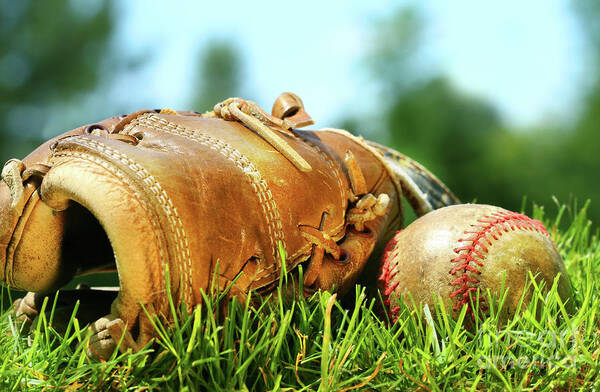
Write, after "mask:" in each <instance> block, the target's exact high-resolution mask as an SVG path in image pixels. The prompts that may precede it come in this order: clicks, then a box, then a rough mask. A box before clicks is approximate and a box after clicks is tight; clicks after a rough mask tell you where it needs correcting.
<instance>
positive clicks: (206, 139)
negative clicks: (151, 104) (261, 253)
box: [136, 114, 287, 281]
mask: <svg viewBox="0 0 600 392" xmlns="http://www.w3.org/2000/svg"><path fill="white" fill-rule="evenodd" d="M136 120H137V124H139V125H141V126H145V127H148V128H151V129H153V130H155V131H160V132H168V133H171V134H174V135H178V136H184V137H186V138H188V139H190V140H192V141H195V142H197V143H199V144H202V145H203V146H206V147H209V148H210V149H212V150H214V151H217V152H218V153H220V154H221V155H223V156H224V157H225V158H227V159H228V160H230V161H231V162H233V163H234V164H235V166H236V167H238V168H239V169H240V170H241V171H242V173H244V175H245V176H246V178H247V180H248V182H249V183H250V186H251V187H252V189H253V191H254V193H255V194H256V197H257V198H258V202H259V204H260V206H261V208H262V210H263V216H264V217H265V220H266V223H267V229H268V231H269V242H270V244H271V249H272V254H273V260H274V262H275V263H276V264H272V265H270V266H266V267H263V266H260V267H259V268H258V269H257V271H256V278H255V281H256V280H260V279H262V278H263V277H266V276H272V275H278V273H279V272H278V271H279V268H281V260H279V257H278V249H277V244H278V242H279V241H281V243H282V246H283V249H284V250H287V244H286V241H285V234H284V231H283V227H282V223H281V216H280V214H279V208H278V207H277V203H276V202H275V199H274V198H273V194H272V193H271V190H270V189H269V187H268V184H267V182H266V180H265V179H264V178H263V177H262V175H261V173H260V172H259V171H258V169H257V168H256V166H254V164H253V163H252V162H251V161H250V160H249V159H248V158H247V157H246V156H245V155H244V154H242V153H241V152H240V151H239V150H237V149H235V148H234V147H232V146H231V145H229V144H227V143H225V142H223V141H221V140H219V139H217V138H214V137H212V136H208V135H206V134H203V133H202V132H200V131H197V130H191V129H188V128H186V127H183V126H181V125H178V124H175V123H172V122H170V121H168V120H165V119H163V118H160V117H158V116H156V115H154V114H146V115H143V116H140V117H138V118H137V119H136ZM157 124H160V125H157ZM276 267H278V268H277V269H276V270H275V271H270V270H272V269H274V268H276ZM263 271H266V272H267V275H265V276H262V275H261V274H262V272H263Z"/></svg>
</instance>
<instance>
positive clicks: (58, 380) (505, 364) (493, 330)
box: [0, 207, 600, 391]
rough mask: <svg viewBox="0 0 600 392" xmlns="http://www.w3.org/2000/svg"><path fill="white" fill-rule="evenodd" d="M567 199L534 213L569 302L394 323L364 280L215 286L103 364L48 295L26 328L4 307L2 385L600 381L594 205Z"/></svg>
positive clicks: (599, 244) (410, 316) (391, 387)
mask: <svg viewBox="0 0 600 392" xmlns="http://www.w3.org/2000/svg"><path fill="white" fill-rule="evenodd" d="M570 211H571V210H570V209H568V208H565V207H563V208H561V209H560V210H559V211H558V213H557V214H556V217H552V219H550V218H549V217H547V216H544V210H543V209H541V208H537V207H535V208H534V211H533V217H534V218H537V219H541V220H543V221H544V223H545V224H546V226H547V227H548V229H549V231H550V232H551V234H552V237H553V239H554V241H555V243H556V244H557V246H558V248H559V250H560V252H561V254H562V256H563V257H564V259H565V262H566V265H567V270H568V273H569V275H570V278H571V280H572V283H573V286H574V288H575V290H576V294H575V295H576V298H575V301H576V305H577V310H576V311H575V313H573V314H568V313H567V312H566V310H565V308H564V306H563V304H562V303H561V302H560V300H559V299H558V296H557V294H556V289H555V287H553V288H552V289H551V290H550V292H549V293H547V294H546V293H545V290H542V289H541V288H539V287H537V288H536V287H534V288H533V290H534V296H535V297H536V298H538V299H539V301H537V302H536V301H532V302H531V304H530V305H529V306H528V307H525V308H523V309H522V312H521V314H520V315H519V316H518V317H515V318H514V319H513V320H511V321H509V322H508V323H507V324H506V325H498V322H497V317H496V315H497V313H498V311H497V309H498V308H499V307H501V306H502V298H501V297H500V299H495V300H494V299H493V298H488V300H490V301H492V302H491V303H492V304H494V305H495V306H493V309H491V311H490V315H489V316H488V317H486V318H485V319H484V320H483V321H481V322H480V323H479V324H478V325H477V328H475V329H472V328H471V329H469V328H466V327H465V326H464V325H463V323H462V322H461V320H462V318H463V317H464V312H463V313H462V314H461V316H460V317H459V321H458V322H455V321H453V320H452V318H450V317H449V316H448V314H447V312H445V311H443V309H439V308H438V309H437V311H436V312H429V311H428V310H421V311H420V312H411V311H410V309H409V308H408V307H404V308H403V309H402V310H401V312H400V313H399V319H398V322H396V323H394V324H392V325H390V323H389V322H388V320H386V318H385V317H382V316H381V313H380V311H379V310H378V309H379V306H378V303H380V302H379V301H380V299H379V298H370V297H367V296H366V295H365V294H364V290H363V289H361V288H357V289H356V292H355V294H354V301H350V304H349V305H346V301H345V302H344V304H345V306H344V307H342V305H340V302H339V301H337V299H336V297H335V296H332V295H330V294H329V293H317V294H315V295H314V296H313V297H312V298H310V299H303V298H296V299H286V298H281V297H282V296H281V295H280V296H279V297H280V300H279V301H264V302H263V303H262V305H261V306H258V307H250V306H249V304H248V303H245V304H244V303H242V304H240V303H237V302H236V301H234V302H233V303H232V304H231V305H230V306H229V307H228V309H227V314H226V315H223V314H221V311H220V310H219V307H218V306H216V303H217V300H216V299H215V298H208V297H206V298H205V302H204V304H203V305H202V306H200V307H197V308H196V309H194V311H193V312H192V313H191V314H190V315H189V316H185V317H178V318H177V320H176V322H175V324H174V325H173V326H171V327H169V328H168V329H165V328H163V327H161V326H159V325H157V331H158V335H159V336H160V337H159V338H158V339H157V342H156V343H155V344H154V345H153V346H151V347H148V348H147V349H145V350H144V351H142V352H139V353H136V354H114V355H113V357H112V358H111V359H110V360H108V361H105V362H94V361H90V360H89V359H88V358H87V357H86V355H85V347H86V340H87V339H88V337H89V332H88V331H87V329H86V328H85V326H82V325H79V324H78V322H77V320H76V319H73V318H72V319H71V321H70V323H69V327H68V331H67V333H66V336H64V337H61V336H60V335H58V334H57V333H56V332H55V331H54V330H53V329H52V328H47V326H48V325H50V324H51V321H52V319H53V317H54V315H53V314H52V312H51V308H52V301H49V303H47V305H46V308H47V309H48V312H47V313H46V314H47V316H46V317H42V318H41V320H40V322H39V323H38V324H37V331H36V332H35V333H33V335H32V337H31V338H30V339H28V338H27V336H25V335H24V334H22V333H20V331H19V326H18V325H17V324H16V323H15V320H14V319H13V316H12V314H11V312H10V311H9V310H6V309H3V310H2V314H1V315H0V330H1V331H0V339H1V340H0V343H1V344H0V363H1V367H0V391H10V390H17V391H18V390H23V391H53V390H67V391H75V390H102V391H111V390H117V391H130V390H131V391H144V390H161V391H162V390H164V391H201V390H206V391H232V390H239V391H247V390H249V391H277V390H281V391H317V390H319V391H350V390H375V391H403V390H420V391H443V390H453V391H460V390H469V391H486V390H498V391H500V390H529V391H534V390H535V391H569V390H586V391H587V390H600V379H599V377H598V375H599V371H600V363H599V361H600V358H599V355H600V293H599V284H598V281H599V277H600V241H599V239H598V233H597V232H594V233H593V232H592V226H591V223H590V222H589V221H588V220H587V218H586V214H585V207H584V208H583V209H581V210H579V211H578V212H577V213H571V212H570ZM283 285H284V282H283V280H282V282H281V283H280V290H279V291H278V292H283V291H284V287H283ZM3 295H5V296H6V295H9V294H8V292H6V291H4V292H3ZM350 295H352V294H350ZM351 299H352V298H351ZM352 302H354V303H352ZM173 311H174V312H175V308H174V307H173ZM431 314H436V315H437V316H436V317H433V316H431ZM536 315H537V317H536Z"/></svg>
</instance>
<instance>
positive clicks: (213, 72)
mask: <svg viewBox="0 0 600 392" xmlns="http://www.w3.org/2000/svg"><path fill="white" fill-rule="evenodd" d="M242 66H243V64H242V58H241V55H240V51H239V49H238V48H237V47H236V46H235V45H234V44H233V43H232V42H230V41H227V40H223V39H218V40H215V41H213V42H211V43H210V44H209V45H208V47H207V48H205V49H203V50H202V51H201V52H200V55H199V70H198V79H199V80H198V82H197V83H196V86H198V88H197V92H196V96H195V97H193V99H192V102H193V104H192V107H193V108H195V109H196V110H198V111H201V112H203V111H208V110H212V108H213V106H214V105H215V104H217V103H219V102H221V101H223V100H224V99H227V98H229V97H234V96H241V95H242V94H241V93H240V87H241V81H242Z"/></svg>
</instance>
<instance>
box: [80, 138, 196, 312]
mask: <svg viewBox="0 0 600 392" xmlns="http://www.w3.org/2000/svg"><path fill="white" fill-rule="evenodd" d="M72 140H76V141H77V142H80V143H82V144H83V145H85V146H87V147H90V148H94V149H96V150H99V151H100V152H102V153H104V154H106V155H108V156H109V157H111V158H113V159H117V160H119V161H120V162H121V163H123V164H126V165H127V166H128V167H129V168H130V169H131V170H132V171H133V172H134V173H135V174H136V175H137V176H138V177H139V178H140V179H141V180H142V181H143V182H144V183H146V184H147V185H148V189H149V190H150V191H151V192H152V193H153V194H154V195H155V200H156V201H157V202H158V204H159V205H160V206H161V207H162V209H163V212H164V213H165V215H166V217H167V220H168V221H169V223H171V225H172V229H171V230H170V232H171V233H173V234H174V235H175V237H176V239H177V241H175V243H176V245H177V252H175V254H176V257H177V259H178V260H177V262H178V263H177V265H178V266H179V267H180V268H181V272H182V277H183V279H182V281H183V282H184V284H183V287H182V293H183V295H182V298H183V301H184V302H185V303H186V304H187V305H188V309H191V308H192V307H191V306H192V302H193V301H192V287H193V286H192V263H191V257H190V252H189V246H188V241H187V236H186V233H185V229H184V227H183V223H182V222H181V219H180V217H179V214H177V209H176V208H175V206H174V204H173V202H172V201H171V198H170V197H169V195H168V194H167V192H165V190H164V189H163V188H162V186H161V185H160V183H159V182H158V181H157V180H156V179H155V178H154V177H153V176H152V175H151V174H150V173H149V172H148V171H147V170H146V169H145V168H144V167H143V166H141V165H140V164H139V163H137V162H135V161H134V160H133V159H131V158H130V157H128V156H127V155H125V154H123V153H121V152H119V151H116V150H114V149H112V148H110V147H109V146H107V145H105V144H103V143H101V142H98V141H95V140H91V139H89V138H87V137H83V136H74V137H73V138H72Z"/></svg>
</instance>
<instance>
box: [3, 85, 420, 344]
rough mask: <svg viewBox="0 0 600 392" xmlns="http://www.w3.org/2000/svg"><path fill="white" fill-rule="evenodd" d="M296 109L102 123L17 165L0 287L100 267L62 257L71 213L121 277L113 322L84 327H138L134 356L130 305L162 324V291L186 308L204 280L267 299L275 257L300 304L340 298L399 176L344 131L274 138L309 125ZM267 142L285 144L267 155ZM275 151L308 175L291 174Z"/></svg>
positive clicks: (45, 282) (394, 203) (369, 246)
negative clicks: (296, 273) (102, 244)
mask: <svg viewBox="0 0 600 392" xmlns="http://www.w3.org/2000/svg"><path fill="white" fill-rule="evenodd" d="M294 97H295V96H294V95H287V96H285V97H284V99H283V100H282V101H281V102H279V104H277V105H276V106H277V107H275V108H274V115H273V116H269V115H266V114H264V112H262V110H260V111H259V110H258V109H256V107H255V106H253V105H255V104H252V103H249V102H246V101H243V100H240V99H237V98H236V99H234V100H228V101H226V104H225V105H221V106H219V105H217V107H216V108H218V109H219V110H221V109H222V108H227V107H228V106H227V104H229V103H231V102H233V103H235V104H236V105H238V106H237V107H240V108H242V111H247V113H246V115H250V116H254V118H255V119H257V121H260V122H261V123H260V124H259V125H260V126H261V129H260V130H255V129H251V128H252V126H253V125H256V121H254V120H253V121H251V122H248V121H246V122H245V124H246V123H247V125H244V124H242V123H241V121H237V120H236V117H235V113H232V112H230V111H229V110H227V111H226V112H223V113H221V112H214V113H207V114H205V115H199V114H197V113H194V112H176V111H173V110H171V109H169V110H163V111H161V112H160V113H159V112H157V111H139V112H136V113H133V114H131V115H128V116H118V117H113V118H110V119H108V120H105V121H102V122H100V123H98V124H92V125H91V126H84V127H80V128H77V129H75V130H73V131H70V132H67V133H65V134H63V135H61V136H59V137H57V138H54V139H52V140H50V141H48V142H47V143H45V144H44V145H42V146H41V147H39V148H38V149H37V150H36V151H34V152H33V153H32V154H30V155H29V156H28V157H27V158H25V159H24V160H23V163H24V165H25V171H26V170H27V169H28V168H33V169H31V170H30V171H29V173H31V176H30V178H26V179H24V180H23V181H24V195H25V198H26V203H25V209H24V211H26V213H25V214H23V215H22V216H21V217H18V216H15V215H14V214H11V212H10V211H9V209H8V208H7V207H6V206H7V204H9V203H10V192H9V191H8V189H7V185H6V184H5V183H4V182H2V183H1V184H0V217H1V220H0V246H1V247H3V248H4V251H2V252H0V254H2V257H3V259H2V260H1V261H2V266H3V267H4V268H2V270H6V276H2V278H3V279H4V280H5V282H7V283H8V284H9V285H11V286H14V287H18V288H20V289H24V290H30V291H46V290H50V289H53V288H56V287H59V286H60V285H62V284H64V283H65V282H66V281H68V280H69V279H70V278H72V276H73V275H74V274H78V273H85V272H88V271H90V270H94V269H97V268H99V267H100V266H99V265H98V263H97V262H91V261H89V260H88V258H86V256H85V250H84V249H85V246H86V244H92V243H93V241H94V240H95V239H94V238H82V239H81V241H79V240H77V241H71V243H75V244H77V243H80V242H81V243H83V245H81V246H82V247H83V250H82V253H84V254H82V255H81V258H80V259H78V258H77V257H73V256H68V255H66V253H65V252H66V250H65V249H64V247H63V246H62V245H61V244H63V242H64V241H65V238H62V236H65V237H67V236H68V235H67V234H65V233H66V232H68V226H69V224H70V223H69V222H70V220H71V219H72V218H70V216H71V215H74V214H75V213H72V214H71V215H69V213H70V211H77V209H76V208H75V206H76V205H79V206H83V209H82V210H84V211H86V210H87V211H89V212H90V213H91V214H92V215H93V216H94V218H95V219H96V220H97V222H98V224H99V225H101V227H102V229H103V231H104V233H105V234H106V236H107V237H108V240H109V241H110V246H111V247H112V252H114V257H115V260H114V263H115V264H116V269H117V270H118V272H119V278H120V293H119V296H118V297H117V299H116V300H115V301H114V303H113V306H112V308H111V314H110V315H108V316H107V317H106V318H104V319H102V320H99V322H98V323H97V326H96V327H97V328H106V329H110V330H115V331H116V330H119V328H121V326H124V328H126V329H127V331H131V330H133V329H134V328H135V327H136V326H137V327H139V328H136V330H137V331H138V336H137V337H136V341H135V344H134V343H131V344H130V345H129V346H130V347H132V348H134V349H135V348H139V347H142V346H143V344H144V343H145V342H147V341H148V340H149V339H150V338H151V336H152V330H151V327H150V326H149V323H148V321H147V320H146V319H145V316H144V313H143V312H142V311H141V307H142V305H143V306H146V308H147V309H152V311H153V312H156V313H158V314H159V315H162V316H163V317H164V318H166V319H168V318H169V314H170V312H169V310H168V307H167V298H166V294H165V293H166V290H167V285H166V282H167V280H168V281H169V285H170V287H171V291H172V293H173V294H174V298H175V299H176V300H177V301H180V302H184V303H186V304H187V305H188V309H191V308H192V307H193V306H194V305H195V304H198V303H200V302H201V301H202V295H201V290H205V291H208V290H209V289H211V282H212V277H213V276H214V275H215V274H216V275H217V276H218V279H217V283H218V285H219V287H220V288H221V289H222V288H225V287H227V286H229V285H231V286H232V287H231V290H230V291H229V295H244V294H246V293H248V291H249V290H258V291H259V292H261V293H268V292H269V290H271V289H272V287H273V283H274V282H276V281H277V280H278V279H279V278H280V275H281V270H282V258H281V256H280V252H279V249H280V248H281V249H282V250H283V251H284V252H285V255H286V256H285V263H286V269H287V271H291V270H293V269H295V268H296V267H297V266H298V265H299V264H300V263H304V262H306V265H305V271H307V274H306V277H305V278H306V279H305V283H307V286H308V287H307V292H313V291H314V290H318V289H327V290H334V291H338V292H340V293H342V294H343V293H344V292H346V291H347V290H348V289H349V288H350V287H351V285H352V284H354V282H355V280H356V278H357V276H358V275H359V274H360V272H361V271H362V269H363V268H364V266H365V264H366V263H367V260H368V259H369V256H370V255H371V253H372V251H373V249H374V247H375V246H376V245H377V244H383V243H385V242H386V241H387V239H389V238H390V237H391V235H392V234H393V232H394V231H395V230H396V229H397V228H398V227H399V226H400V225H401V222H402V204H401V201H402V189H401V186H400V181H401V180H402V178H403V176H404V174H402V173H400V174H398V173H394V172H393V171H392V170H391V169H390V167H389V165H388V164H387V163H386V161H385V158H384V154H383V152H382V151H379V150H378V149H377V148H376V147H373V146H371V145H369V144H367V143H365V141H364V140H363V139H362V138H358V137H355V136H352V135H351V134H349V133H348V132H346V131H342V130H334V129H325V130H320V131H304V130H288V129H286V124H287V123H286V120H290V121H292V122H294V123H298V122H306V121H308V120H307V118H310V117H307V116H308V115H306V113H305V112H304V109H303V106H302V103H301V101H299V102H298V101H296V100H295V99H294ZM296 98H297V97H296ZM298 100H299V98H298ZM294 105H296V106H294ZM223 110H225V109H223ZM220 116H222V117H224V118H227V120H226V119H223V118H219V117H220ZM295 116H297V117H295ZM272 119H276V120H279V122H280V123H281V125H277V121H275V120H272ZM248 124H249V125H248ZM263 124H264V126H266V127H268V128H269V129H268V130H267V131H268V132H267V133H265V129H263V128H262V126H263ZM270 132H273V133H275V134H276V135H277V137H278V138H279V139H282V140H283V141H281V140H279V139H278V140H279V141H277V143H276V144H275V145H273V143H272V140H271V139H270V136H269V135H270V134H269V133H270ZM265 135H266V136H269V138H266V137H265ZM282 143H283V144H282ZM282 146H283V147H282ZM282 148H284V149H288V148H290V149H291V150H292V151H293V153H294V154H297V155H299V157H300V158H301V160H303V161H305V162H306V165H304V166H301V167H300V168H299V167H298V164H297V163H294V162H293V161H291V160H290V159H289V157H286V156H284V154H283V153H282V152H281V151H282V150H281V149H282ZM413 196H414V195H413ZM78 208H79V207H78ZM350 216H351V217H352V218H351V219H350ZM94 218H90V219H92V220H93V219H94ZM82 219H83V218H82ZM86 219H87V218H86ZM82 221H83V222H88V221H89V222H91V220H85V219H83V220H82ZM90 224H91V223H90ZM71 231H73V230H71ZM75 246H76V245H75ZM71 253H73V252H71ZM311 257H312V260H314V261H315V262H314V264H313V263H312V261H311ZM167 273H168V277H169V279H167ZM119 320H121V321H119ZM117 340H118V339H117ZM125 341H129V342H133V340H132V338H131V336H128V337H127V339H125ZM126 346H127V344H126ZM106 347H112V346H110V345H108V346H106ZM122 348H127V347H122Z"/></svg>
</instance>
